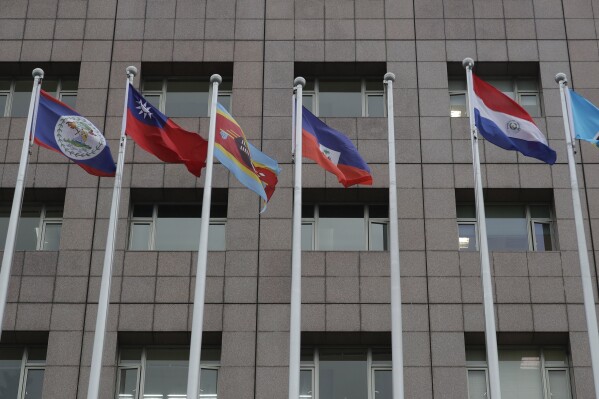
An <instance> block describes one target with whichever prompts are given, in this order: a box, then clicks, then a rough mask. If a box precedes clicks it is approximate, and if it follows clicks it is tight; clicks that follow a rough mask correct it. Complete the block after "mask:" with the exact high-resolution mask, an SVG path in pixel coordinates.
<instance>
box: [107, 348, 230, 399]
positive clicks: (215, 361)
mask: <svg viewBox="0 0 599 399" xmlns="http://www.w3.org/2000/svg"><path fill="white" fill-rule="evenodd" d="M201 362H202V365H201V367H202V370H201V373H200V395H199V396H200V398H207V399H216V398H217V381H218V368H219V362H220V350H218V349H206V348H204V349H202V360H201ZM188 366H189V347H148V348H123V349H122V350H121V353H120V358H119V367H118V381H117V396H116V398H117V399H171V398H185V397H186V394H187V372H188Z"/></svg>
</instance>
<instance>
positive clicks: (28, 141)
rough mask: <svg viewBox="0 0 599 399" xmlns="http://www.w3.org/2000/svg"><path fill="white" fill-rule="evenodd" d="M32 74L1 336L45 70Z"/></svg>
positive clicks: (1, 284) (1, 296) (1, 279)
mask: <svg viewBox="0 0 599 399" xmlns="http://www.w3.org/2000/svg"><path fill="white" fill-rule="evenodd" d="M32 75H33V89H32V90H31V101H30V102H29V112H28V113H27V125H26V126H25V136H24V137H23V147H22V148H21V160H20V161H19V169H18V171H17V181H16V183H15V193H14V195H13V200H12V208H11V210H10V218H9V219H8V231H7V233H6V243H5V244H4V254H3V255H2V269H1V270H0V336H1V335H2V331H3V328H2V327H3V324H4V311H5V310H6V300H7V298H8V283H9V281H10V271H11V268H12V258H13V256H14V254H15V245H16V239H17V228H18V225H19V217H20V216H21V205H22V203H23V192H24V191H25V177H26V175H27V163H28V162H29V150H30V148H31V145H32V143H33V135H34V134H35V119H36V117H37V105H38V103H39V97H40V89H41V84H42V79H43V78H44V71H43V70H41V69H40V68H35V69H34V70H33V73H32Z"/></svg>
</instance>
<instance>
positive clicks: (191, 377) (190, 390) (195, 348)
mask: <svg viewBox="0 0 599 399" xmlns="http://www.w3.org/2000/svg"><path fill="white" fill-rule="evenodd" d="M222 81H223V78H222V77H221V76H220V75H216V74H215V75H212V76H211V77H210V83H211V84H212V96H211V97H210V126H209V128H208V153H207V155H206V180H205V182H204V196H203V199H202V220H201V222H200V246H199V249H198V263H197V268H196V288H195V296H194V299H193V320H192V325H191V345H190V348H189V370H188V373H187V397H188V398H197V397H198V394H199V393H200V389H199V388H200V373H201V371H202V370H201V368H200V361H201V356H202V332H203V327H204V293H205V291H206V263H207V262H208V227H209V226H210V202H211V198H212V165H213V159H214V138H215V136H216V131H215V130H216V104H217V101H218V85H220V84H221V83H222Z"/></svg>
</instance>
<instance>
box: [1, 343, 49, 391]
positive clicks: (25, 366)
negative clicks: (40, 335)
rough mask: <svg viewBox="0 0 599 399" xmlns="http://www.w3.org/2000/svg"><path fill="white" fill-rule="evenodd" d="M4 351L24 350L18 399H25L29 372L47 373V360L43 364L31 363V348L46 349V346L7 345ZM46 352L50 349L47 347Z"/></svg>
mask: <svg viewBox="0 0 599 399" xmlns="http://www.w3.org/2000/svg"><path fill="white" fill-rule="evenodd" d="M2 348H3V349H9V348H10V349H21V350H22V355H21V368H20V371H19V387H18V389H17V398H18V399H25V393H26V391H25V388H26V387H27V377H28V375H29V374H28V373H29V370H43V371H44V373H45V372H46V359H44V361H43V362H41V361H40V362H37V363H34V362H30V361H29V350H30V349H31V348H44V346H42V345H33V346H14V345H7V346H2ZM45 348H46V352H47V350H48V347H47V346H46V347H45Z"/></svg>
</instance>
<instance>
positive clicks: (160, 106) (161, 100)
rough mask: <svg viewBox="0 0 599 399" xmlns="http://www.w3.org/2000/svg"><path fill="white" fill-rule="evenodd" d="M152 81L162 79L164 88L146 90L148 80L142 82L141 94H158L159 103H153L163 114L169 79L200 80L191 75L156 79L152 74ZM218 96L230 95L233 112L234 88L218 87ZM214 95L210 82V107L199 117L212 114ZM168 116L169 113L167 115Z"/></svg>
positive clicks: (230, 110) (206, 116) (231, 110)
mask: <svg viewBox="0 0 599 399" xmlns="http://www.w3.org/2000/svg"><path fill="white" fill-rule="evenodd" d="M148 79H149V80H151V81H156V82H159V81H161V82H162V83H161V86H162V89H161V90H145V89H143V87H144V86H145V83H146V80H144V81H143V83H142V90H141V95H142V96H143V97H146V96H158V98H159V100H158V105H156V104H153V105H154V106H155V107H158V110H159V111H160V112H162V113H163V114H165V112H166V94H167V92H168V90H167V89H168V82H169V81H199V80H198V79H197V77H190V76H175V77H163V78H162V79H160V78H159V77H156V79H152V76H150V77H149V78H148ZM218 96H219V97H224V96H229V104H230V106H229V108H230V109H229V110H228V111H229V113H231V114H232V113H233V101H232V97H233V90H222V89H221V88H220V87H219V89H218ZM211 97H212V85H211V84H210V85H209V86H208V109H206V115H201V116H199V118H208V117H209V116H210V99H211ZM167 116H168V115H167ZM176 118H198V117H196V116H178V117H176Z"/></svg>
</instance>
